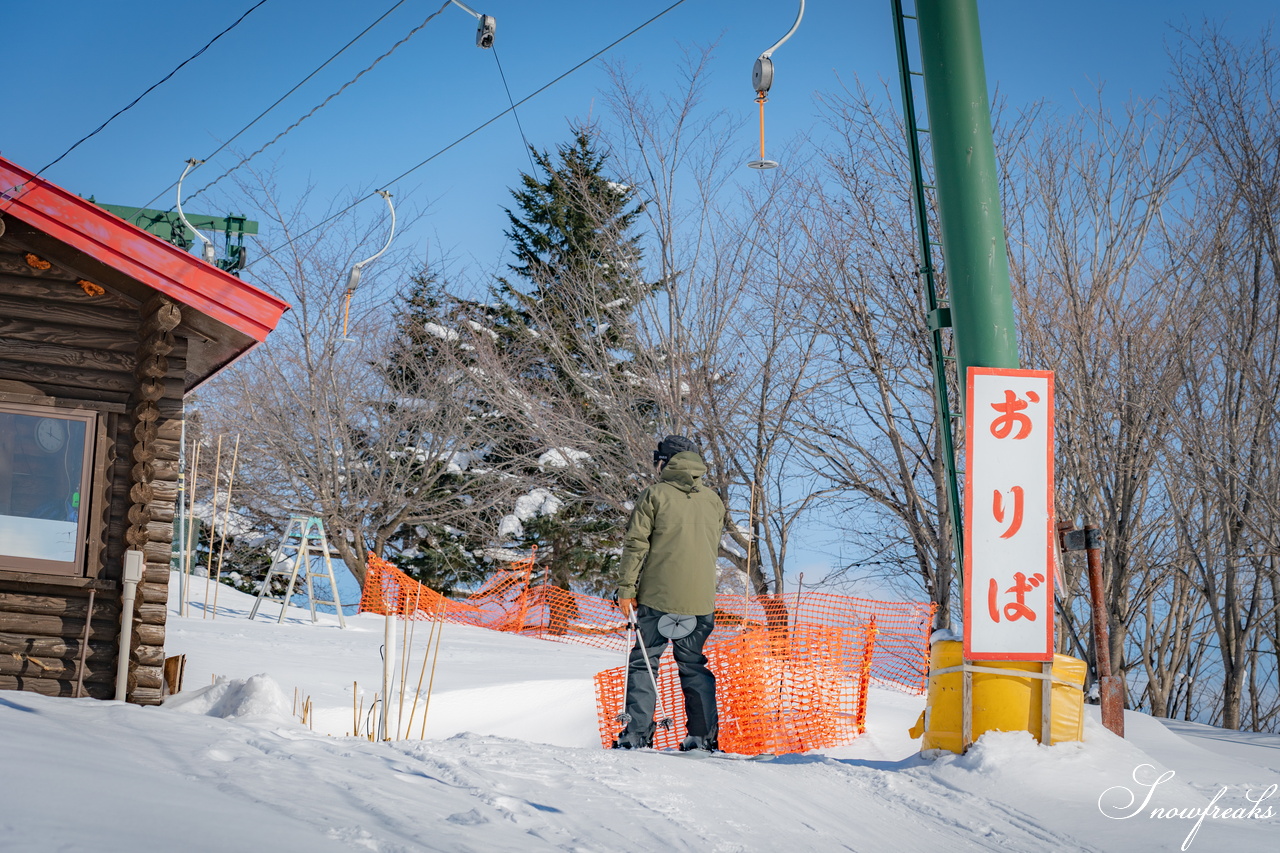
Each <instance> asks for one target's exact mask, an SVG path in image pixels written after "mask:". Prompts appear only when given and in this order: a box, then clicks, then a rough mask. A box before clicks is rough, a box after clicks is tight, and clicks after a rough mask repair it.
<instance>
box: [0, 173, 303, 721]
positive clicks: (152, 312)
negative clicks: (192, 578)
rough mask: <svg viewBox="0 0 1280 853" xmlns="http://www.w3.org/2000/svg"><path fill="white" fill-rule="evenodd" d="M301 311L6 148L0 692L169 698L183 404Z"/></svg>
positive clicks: (2, 180) (0, 239)
mask: <svg viewBox="0 0 1280 853" xmlns="http://www.w3.org/2000/svg"><path fill="white" fill-rule="evenodd" d="M288 307H289V306H288V305H287V304H285V303H284V302H283V301H281V300H280V299H277V298H276V297H275V296H272V295H270V294H268V293H265V292H263V291H262V290H259V289H258V288H256V287H253V286H252V285H250V284H247V283H246V282H243V281H240V280H239V279H238V278H236V277H235V276H232V275H230V274H228V273H225V272H223V271H222V270H220V269H218V268H217V267H216V266H213V265H210V264H208V263H206V262H205V261H203V260H201V259H200V258H198V257H196V256H194V255H191V254H188V253H187V252H185V251H183V250H182V249H179V248H178V247H176V246H173V245H171V244H169V243H167V242H165V241H163V240H161V239H159V238H157V237H154V236H152V235H150V234H148V233H146V232H144V231H141V230H139V229H138V228H135V227H134V226H132V225H130V224H128V223H126V222H125V221H124V220H122V219H119V218H117V217H116V216H115V215H113V214H111V213H108V212H107V211H105V210H102V209H101V208H99V207H97V206H96V205H94V204H92V203H90V202H88V201H85V200H84V199H82V198H80V197H78V196H76V195H75V194H74V193H69V192H67V191H66V190H63V189H61V188H60V187H57V186H55V185H54V184H51V183H49V182H48V181H46V180H44V179H43V178H40V177H38V176H36V175H33V174H32V173H30V172H28V171H26V170H25V169H23V168H21V167H19V166H17V165H15V164H13V163H11V162H9V161H8V160H5V159H4V158H0V690H29V691H35V692H39V693H43V694H46V695H52V696H72V697H79V696H89V697H95V698H101V699H111V698H125V699H127V700H128V701H130V702H134V703H138V704H143V705H148V704H158V703H159V702H160V701H161V697H162V695H163V693H162V685H163V666H164V660H165V648H164V639H165V620H166V616H167V613H168V605H167V600H168V585H169V576H170V568H169V567H170V559H171V547H172V540H173V521H174V512H175V508H176V506H177V500H178V492H179V475H180V468H181V464H180V463H181V460H180V455H181V454H180V450H179V448H180V440H181V436H182V423H183V400H184V397H185V395H186V394H188V393H190V392H191V391H192V389H194V388H196V387H197V386H199V385H200V384H201V383H202V382H204V381H206V380H207V379H209V378H210V377H211V376H213V375H214V374H216V373H217V372H218V371H220V370H222V369H223V368H225V367H226V366H227V365H229V364H230V363H231V362H232V361H234V360H235V359H236V358H238V357H240V356H241V355H243V354H244V353H245V352H247V351H248V350H249V349H251V348H252V347H254V346H256V345H257V344H258V343H260V342H262V341H263V340H265V339H266V337H267V334H268V333H269V332H271V330H272V329H274V328H275V326H276V324H277V323H278V322H279V320H280V317H281V316H282V314H283V313H284V311H286V310H287V309H288ZM126 566H127V567H128V571H127V572H126ZM139 574H140V579H139V578H138V575H139ZM130 599H132V606H131V607H129V613H131V614H132V617H131V619H125V618H123V617H124V616H125V613H124V610H123V607H124V602H125V601H128V600H130ZM130 622H131V627H129V628H128V636H123V635H122V625H124V624H128V623H130ZM122 655H123V656H124V661H125V662H124V663H123V664H122V663H121V656H122Z"/></svg>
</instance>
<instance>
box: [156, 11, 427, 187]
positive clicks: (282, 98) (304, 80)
mask: <svg viewBox="0 0 1280 853" xmlns="http://www.w3.org/2000/svg"><path fill="white" fill-rule="evenodd" d="M405 2H406V0H398V2H397V3H396V4H395V5H394V6H392V7H391V8H390V9H388V10H387V11H385V12H383V13H382V15H381V16H379V18H378V19H377V20H376V21H374V22H373V23H372V24H370V25H369V26H367V27H365V28H364V29H363V30H361V31H360V32H359V33H358V34H357V35H356V36H355V38H353V39H351V41H349V42H347V43H346V44H344V45H343V46H342V47H341V48H339V49H338V51H337V52H336V53H334V54H333V55H332V56H330V57H329V58H328V59H326V60H325V61H324V62H322V63H320V65H319V66H317V67H316V69H315V70H314V71H312V72H311V73H310V74H308V75H307V76H306V77H303V78H302V79H301V80H299V81H298V83H297V85H295V86H294V87H293V88H292V89H290V90H289V91H287V92H285V93H284V94H283V95H281V96H280V97H279V98H277V99H276V102H275V103H274V104H272V105H271V106H269V107H267V108H266V109H265V110H263V111H262V112H260V113H258V115H257V116H255V117H254V119H253V121H251V122H249V123H248V124H246V125H245V126H244V127H242V128H240V129H239V130H237V131H236V133H235V135H234V136H232V137H231V138H230V139H228V140H227V141H226V142H224V143H222V144H221V145H219V146H218V147H217V148H216V149H215V150H214V151H213V153H212V154H209V155H207V156H206V157H204V158H203V159H204V160H205V161H206V162H207V161H209V160H212V159H213V158H214V157H216V156H218V155H219V154H220V153H222V151H223V150H224V149H225V148H226V147H227V146H228V145H230V144H231V143H233V142H235V141H236V140H237V139H239V138H240V137H241V136H243V135H244V134H245V133H246V132H247V131H248V130H249V128H251V127H253V126H254V125H255V124H257V123H258V122H260V121H262V119H263V118H264V117H266V115H267V113H269V112H271V111H272V110H274V109H275V108H276V107H278V106H280V105H281V104H282V103H284V101H285V99H286V98H288V97H289V96H290V95H292V94H293V93H294V92H296V91H298V90H299V89H301V88H302V87H303V86H304V85H306V83H307V82H308V81H309V80H311V78H312V77H315V76H316V75H317V74H319V73H320V72H321V71H323V70H324V69H325V68H327V67H328V65H329V63H331V62H333V61H334V60H335V59H337V58H338V57H339V56H341V55H342V54H344V53H346V52H347V51H348V50H349V49H350V48H351V46H352V45H353V44H355V43H356V42H358V41H360V39H362V38H364V37H365V36H366V35H368V34H369V31H370V30H372V29H373V28H374V27H376V26H377V25H378V24H380V23H382V22H383V21H384V20H386V18H387V16H388V15H390V14H391V13H392V12H394V11H395V10H396V9H399V8H400V7H401V6H403V5H404V4H405ZM175 186H177V183H176V182H174V183H172V184H169V186H167V187H165V188H164V189H162V190H161V191H160V192H158V193H156V194H155V196H154V197H153V198H152V199H151V200H150V201H148V202H147V203H146V204H144V205H142V206H143V207H150V206H151V205H153V204H155V202H156V201H157V200H158V199H160V198H161V197H162V196H164V195H165V194H166V193H168V192H169V190H171V189H173V188H174V187H175ZM210 186H212V184H210V185H208V186H205V187H201V188H200V190H199V192H204V191H205V190H207V189H208V188H209V187H210ZM197 194H198V193H197ZM193 197H194V196H193ZM188 200H190V199H188Z"/></svg>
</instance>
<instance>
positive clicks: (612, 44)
mask: <svg viewBox="0 0 1280 853" xmlns="http://www.w3.org/2000/svg"><path fill="white" fill-rule="evenodd" d="M685 2H686V0H676V2H675V3H672V4H671V5H670V6H668V7H667V8H665V9H663V10H662V11H661V12H659V13H657V14H656V15H654V16H653V17H652V18H650V19H649V20H647V21H645V22H644V23H642V24H640V25H639V26H637V27H636V28H635V29H633V30H631V31H630V32H628V33H627V34H625V35H623V36H620V37H619V38H617V39H615V40H614V41H612V42H610V43H609V44H607V45H605V46H604V47H602V48H600V49H599V50H597V51H596V52H595V53H593V54H591V55H590V56H588V57H587V58H586V59H584V60H582V61H581V62H579V63H578V64H577V65H575V66H573V67H572V68H570V69H569V70H568V71H565V72H564V73H563V74H561V75H560V76H558V77H556V78H555V79H554V80H551V81H550V82H549V83H545V84H544V85H542V86H541V87H540V88H538V89H536V90H535V91H533V92H531V93H530V94H528V95H525V96H524V97H523V98H521V99H520V100H518V101H516V102H515V103H514V104H512V105H511V106H509V107H507V108H506V109H505V110H503V111H502V112H500V113H498V114H496V115H494V116H493V117H492V118H490V119H489V120H488V121H486V122H484V123H483V124H480V125H477V126H476V127H475V128H473V129H472V130H470V131H468V132H467V133H465V134H463V135H462V136H459V137H458V138H457V139H455V140H454V141H453V142H450V143H449V144H448V145H446V146H444V147H443V148H441V149H440V150H439V151H436V152H435V153H434V154H432V155H431V156H429V157H427V158H426V159H425V160H422V161H421V162H419V163H417V164H416V165H414V166H411V167H410V168H408V169H406V170H405V171H403V172H401V173H400V174H399V175H397V176H396V177H394V178H392V179H391V180H389V181H387V182H386V183H385V184H384V186H390V185H391V184H394V183H395V182H396V181H400V180H403V179H404V178H407V177H408V176H409V175H411V174H413V173H414V172H416V171H418V170H419V169H421V168H422V167H423V166H425V165H427V164H428V163H430V162H431V161H432V160H434V159H436V158H437V157H439V156H440V155H441V154H444V153H445V152H446V151H449V150H450V149H453V148H456V147H457V146H458V145H460V144H462V143H463V142H465V141H466V140H468V139H470V138H471V137H473V136H475V135H476V134H477V133H479V132H480V131H482V130H484V129H485V128H486V127H488V126H489V125H491V124H493V123H494V122H495V121H497V120H498V119H500V118H502V117H503V116H505V115H506V114H507V113H509V112H514V111H515V109H516V107H519V106H521V105H523V104H525V103H526V102H528V101H530V100H532V99H534V98H536V97H537V96H538V95H540V94H542V93H543V92H545V91H546V90H547V89H550V88H551V87H552V86H554V85H556V84H557V83H559V82H560V81H561V80H563V79H565V78H566V77H568V76H569V75H570V74H573V73H574V72H575V71H578V70H579V69H581V68H582V67H583V66H585V65H588V64H590V63H592V62H594V61H595V60H597V59H599V58H600V57H601V56H603V55H604V54H606V53H608V52H609V51H610V50H612V49H613V48H615V47H617V46H618V45H620V44H622V43H623V42H624V41H626V40H627V39H629V38H631V37H632V36H633V35H635V34H636V33H638V32H640V31H641V30H643V29H644V28H645V27H647V26H649V25H650V24H652V23H653V22H654V21H657V20H658V19H659V18H661V17H663V16H664V15H666V14H667V13H668V12H670V11H672V10H673V9H675V8H677V7H678V6H683V5H684V3H685ZM446 5H447V4H446ZM376 194H377V192H376V191H375V192H371V193H369V194H368V195H365V196H361V197H360V198H358V199H356V200H355V201H353V202H352V203H351V204H349V205H347V206H346V207H344V208H342V209H341V210H339V211H337V212H336V213H334V214H331V215H330V216H328V217H326V218H324V219H322V220H320V221H319V222H317V223H316V224H315V225H312V226H311V227H310V228H308V229H307V230H305V231H303V232H302V233H300V234H298V235H297V236H295V237H292V238H290V239H289V240H287V241H285V242H284V243H282V244H280V245H279V246H276V247H275V248H274V249H271V250H270V251H268V252H264V253H263V254H261V255H259V256H258V258H257V259H255V260H254V261H253V262H252V263H250V264H248V265H247V266H249V267H251V266H253V264H256V263H257V262H258V261H261V260H263V259H265V258H269V257H271V256H272V255H274V254H275V253H276V252H278V251H280V250H281V249H283V248H285V247H286V246H288V245H290V244H292V243H293V242H295V241H297V240H299V239H301V238H303V237H305V236H306V235H308V234H310V233H311V232H312V231H315V230H316V229H317V228H320V227H322V226H324V225H327V224H328V223H330V222H332V221H333V220H335V219H337V218H338V217H339V216H342V215H343V214H345V213H346V212H347V211H349V210H351V209H352V208H354V207H355V206H356V205H358V204H359V203H360V202H362V201H364V200H365V199H368V198H372V197H373V196H374V195H376ZM246 268H247V267H246Z"/></svg>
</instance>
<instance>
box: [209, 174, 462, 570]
mask: <svg viewBox="0 0 1280 853" xmlns="http://www.w3.org/2000/svg"><path fill="white" fill-rule="evenodd" d="M245 189H246V191H248V192H251V193H252V198H253V200H254V205H253V206H255V207H257V208H258V209H260V210H264V211H266V212H267V218H268V219H269V220H270V221H271V222H272V224H273V225H274V226H275V229H274V230H276V231H277V233H280V234H284V235H286V238H287V243H286V245H285V246H284V247H283V248H282V249H280V250H277V251H276V252H275V253H274V254H271V255H269V256H266V257H263V258H262V260H260V261H259V262H258V263H257V264H256V265H255V266H254V268H253V275H254V277H255V278H256V279H257V282H258V283H259V284H260V285H261V286H264V287H266V288H267V289H269V290H271V291H272V292H275V293H277V294H279V295H281V296H282V297H283V298H285V299H286V300H288V301H289V303H290V304H291V306H292V310H291V311H290V312H289V313H288V314H286V316H285V319H284V320H283V321H282V323H281V325H280V327H279V328H278V329H277V330H276V331H275V332H274V333H273V334H272V336H271V337H270V338H269V339H268V340H267V342H265V343H264V344H262V345H261V346H259V347H258V348H257V349H255V350H253V351H252V352H251V353H250V354H249V355H247V356H246V357H245V358H243V359H242V360H241V361H240V362H238V363H237V364H236V365H235V367H234V368H233V369H232V370H230V371H227V372H226V373H225V374H223V375H222V376H221V377H219V379H218V380H217V382H216V384H214V385H212V386H211V387H210V388H209V389H208V390H207V391H206V392H205V393H203V394H202V396H201V402H202V406H201V409H202V412H203V414H204V417H205V419H206V421H207V422H209V423H210V424H211V425H213V427H214V428H216V429H222V430H224V431H227V432H233V431H235V432H241V433H243V434H244V438H245V440H244V442H243V444H242V450H241V463H240V465H241V468H240V474H239V476H238V479H237V486H238V487H239V490H240V491H241V494H242V495H244V496H245V500H246V503H247V505H248V506H249V508H250V509H251V510H252V511H253V513H254V514H255V515H256V517H257V518H258V519H259V521H260V522H261V523H263V524H264V525H268V526H272V527H276V528H277V529H279V528H282V527H283V525H284V523H285V521H287V519H288V517H289V516H290V515H291V514H298V513H301V514H305V515H315V516H317V517H319V518H321V519H322V520H323V522H324V524H325V527H326V530H327V532H328V534H329V537H330V540H331V542H332V544H333V546H334V547H335V548H336V549H337V551H338V553H339V554H340V555H341V557H342V559H343V562H344V563H345V564H346V565H347V567H348V568H349V569H350V570H351V572H352V574H353V575H355V577H356V578H357V580H360V581H361V582H362V583H363V579H364V574H365V557H366V554H367V553H368V552H370V551H372V552H374V553H376V554H382V553H383V552H384V550H385V549H386V547H387V544H388V542H389V540H390V539H391V538H392V537H393V536H394V535H395V534H396V532H397V531H398V530H399V529H400V528H401V527H403V526H405V525H414V524H417V523H421V522H422V521H423V520H426V519H430V520H432V521H435V522H439V523H448V522H449V521H450V520H451V519H453V520H456V519H462V518H464V517H468V516H470V515H472V514H474V513H475V512H477V511H478V510H479V507H477V506H476V505H475V503H474V501H472V500H470V496H468V495H466V494H464V492H463V490H461V489H460V488H459V482H458V477H457V476H456V475H457V472H458V471H459V469H461V468H465V467H466V465H467V464H468V463H469V462H470V461H471V460H472V459H473V458H475V457H477V456H478V455H479V454H480V453H481V452H482V449H483V448H482V437H481V436H480V435H479V434H478V433H477V430H476V429H475V424H474V423H473V421H472V420H471V419H470V418H469V412H468V410H467V409H466V408H465V406H464V405H461V403H462V402H463V401H460V400H459V399H457V397H456V395H455V394H454V391H453V381H452V380H453V379H454V378H455V375H456V373H457V371H458V370H459V366H458V365H456V364H451V363H449V362H448V361H447V360H445V359H443V358H442V359H438V360H434V361H431V362H429V363H428V362H421V363H412V364H408V365H406V366H405V368H404V369H403V370H401V371H399V372H398V373H397V372H393V371H391V370H389V367H388V363H387V359H386V355H387V353H388V352H390V351H392V350H393V349H394V347H395V346H396V341H395V334H396V331H397V324H396V322H395V319H396V314H395V307H396V303H395V301H394V300H393V299H389V298H386V297H385V296H383V297H382V298H378V297H376V296H374V297H372V298H371V297H370V296H367V295H366V293H370V292H371V293H373V294H376V293H377V292H378V278H377V276H376V274H377V273H378V272H381V270H382V269H385V268H379V269H378V270H371V271H370V272H373V273H375V275H367V276H366V278H365V282H364V286H365V287H367V288H368V289H369V290H368V291H364V290H362V291H361V293H360V294H358V296H357V299H356V301H355V302H354V303H353V304H352V305H351V306H350V312H349V314H348V306H347V304H346V300H345V298H344V289H343V287H342V285H343V283H344V282H345V280H346V273H347V271H348V270H349V269H350V267H351V265H352V264H353V263H354V262H355V261H356V260H359V259H361V258H362V257H364V256H367V255H369V254H371V253H372V252H371V250H370V249H369V246H370V245H372V244H378V243H380V241H381V240H383V239H385V237H384V236H383V234H380V233H378V232H379V231H380V230H381V227H383V223H381V222H377V223H376V224H373V225H367V226H365V227H364V229H363V231H361V230H358V228H359V226H357V225H356V223H355V222H353V221H352V220H351V219H350V218H348V217H340V218H338V219H336V220H334V222H333V223H331V224H329V225H328V226H326V227H317V228H310V229H309V228H308V227H307V221H306V219H305V218H304V217H303V216H302V215H301V214H300V213H299V212H298V211H299V210H300V209H301V202H300V203H299V205H298V207H297V208H296V209H290V210H285V209H282V208H280V207H279V206H278V205H277V204H276V201H275V200H276V198H277V195H276V193H275V192H274V190H273V187H272V186H271V184H270V181H269V179H267V178H260V179H259V183H258V184H257V185H256V186H254V187H245ZM353 232H354V233H353ZM384 233H385V232H384ZM273 236H274V235H273ZM388 267H391V268H392V270H394V269H395V267H396V264H395V260H394V258H392V259H389V262H388ZM395 275H396V273H395V272H394V271H393V272H391V273H390V274H388V275H385V276H384V279H393V280H394V278H395Z"/></svg>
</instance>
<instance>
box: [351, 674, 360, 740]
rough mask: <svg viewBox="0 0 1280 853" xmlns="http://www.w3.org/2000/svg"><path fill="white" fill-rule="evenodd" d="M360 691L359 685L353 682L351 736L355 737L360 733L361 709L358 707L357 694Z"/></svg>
mask: <svg viewBox="0 0 1280 853" xmlns="http://www.w3.org/2000/svg"><path fill="white" fill-rule="evenodd" d="M358 692H359V689H358V686H357V685H356V683H355V682H354V681H353V682H351V736H352V737H355V736H357V735H358V734H360V709H358V708H357V707H356V694H357V693H358Z"/></svg>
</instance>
